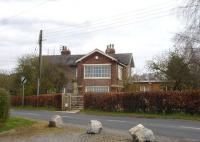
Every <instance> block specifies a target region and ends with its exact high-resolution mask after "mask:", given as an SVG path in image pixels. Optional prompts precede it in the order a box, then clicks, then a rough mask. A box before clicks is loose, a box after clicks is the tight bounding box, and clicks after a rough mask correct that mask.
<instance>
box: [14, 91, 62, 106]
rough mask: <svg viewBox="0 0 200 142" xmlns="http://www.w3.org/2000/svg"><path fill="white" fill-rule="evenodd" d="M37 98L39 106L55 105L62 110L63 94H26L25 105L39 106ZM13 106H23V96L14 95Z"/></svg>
mask: <svg viewBox="0 0 200 142" xmlns="http://www.w3.org/2000/svg"><path fill="white" fill-rule="evenodd" d="M37 99H38V106H39V107H50V106H51V107H55V108H57V109H58V110H61V104H62V94H43V95H39V96H38V98H37V96H36V95H35V96H25V97H24V105H25V106H33V107H37ZM11 105H12V106H21V105H22V96H12V97H11Z"/></svg>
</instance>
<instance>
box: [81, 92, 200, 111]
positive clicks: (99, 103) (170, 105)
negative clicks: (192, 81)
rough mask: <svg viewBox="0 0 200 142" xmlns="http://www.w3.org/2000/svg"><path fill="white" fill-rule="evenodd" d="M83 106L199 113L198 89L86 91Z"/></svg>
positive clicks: (199, 95) (116, 109) (199, 97)
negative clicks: (99, 92) (181, 90)
mask: <svg viewBox="0 0 200 142" xmlns="http://www.w3.org/2000/svg"><path fill="white" fill-rule="evenodd" d="M84 108H85V109H97V110H103V111H125V112H147V113H177V112H178V113H182V112H183V113H187V114H200V91H187V92H134V93H109V94H95V93H86V94H84Z"/></svg>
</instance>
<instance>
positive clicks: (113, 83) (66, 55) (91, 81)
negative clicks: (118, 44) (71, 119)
mask: <svg viewBox="0 0 200 142" xmlns="http://www.w3.org/2000/svg"><path fill="white" fill-rule="evenodd" d="M45 58H46V59H48V60H49V61H51V62H53V63H56V64H60V65H62V66H63V67H64V68H65V69H66V74H67V75H68V76H69V80H71V81H73V82H74V83H73V84H75V86H76V88H77V89H78V92H119V91H121V90H122V89H123V78H124V77H128V76H131V68H132V67H134V61H133V56H132V53H120V54H115V49H114V45H113V44H110V45H108V46H107V49H106V51H105V52H103V51H101V50H99V49H95V50H93V51H91V52H89V53H88V54H85V55H71V52H70V50H69V49H67V47H63V48H62V51H61V55H51V56H45ZM68 86H70V85H69V84H68Z"/></svg>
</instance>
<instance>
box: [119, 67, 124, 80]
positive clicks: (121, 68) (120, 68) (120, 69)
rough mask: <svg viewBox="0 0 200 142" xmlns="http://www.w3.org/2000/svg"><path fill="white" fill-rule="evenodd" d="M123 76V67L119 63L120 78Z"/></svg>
mask: <svg viewBox="0 0 200 142" xmlns="http://www.w3.org/2000/svg"><path fill="white" fill-rule="evenodd" d="M122 76H123V67H122V66H120V65H118V79H119V80H122Z"/></svg>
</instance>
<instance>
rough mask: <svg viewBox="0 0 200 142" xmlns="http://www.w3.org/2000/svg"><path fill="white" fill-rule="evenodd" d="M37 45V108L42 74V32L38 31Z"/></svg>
mask: <svg viewBox="0 0 200 142" xmlns="http://www.w3.org/2000/svg"><path fill="white" fill-rule="evenodd" d="M38 44H39V75H38V80H37V106H38V96H39V94H40V83H41V72H42V30H40V34H39V40H38Z"/></svg>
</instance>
